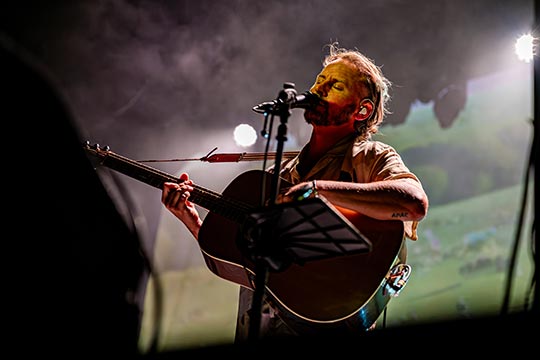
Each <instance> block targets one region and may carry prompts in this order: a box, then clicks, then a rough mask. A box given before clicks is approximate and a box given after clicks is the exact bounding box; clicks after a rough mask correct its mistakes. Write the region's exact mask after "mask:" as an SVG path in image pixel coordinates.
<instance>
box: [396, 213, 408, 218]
mask: <svg viewBox="0 0 540 360" xmlns="http://www.w3.org/2000/svg"><path fill="white" fill-rule="evenodd" d="M407 216H408V214H407V213H406V212H398V213H393V214H392V217H393V218H404V217H407Z"/></svg>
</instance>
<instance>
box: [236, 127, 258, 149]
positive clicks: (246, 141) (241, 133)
mask: <svg viewBox="0 0 540 360" xmlns="http://www.w3.org/2000/svg"><path fill="white" fill-rule="evenodd" d="M234 141H235V142H236V144H237V145H238V146H242V147H249V146H251V145H253V144H255V141H257V132H256V131H255V129H254V128H253V127H252V126H250V125H248V124H240V125H238V126H237V127H236V128H235V129H234Z"/></svg>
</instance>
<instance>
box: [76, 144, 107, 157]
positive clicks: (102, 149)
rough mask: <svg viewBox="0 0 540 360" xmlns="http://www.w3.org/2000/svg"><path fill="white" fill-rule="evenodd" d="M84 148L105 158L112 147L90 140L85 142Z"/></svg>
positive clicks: (91, 153)
mask: <svg viewBox="0 0 540 360" xmlns="http://www.w3.org/2000/svg"><path fill="white" fill-rule="evenodd" d="M83 148H84V149H85V150H86V152H87V153H88V154H90V155H94V156H97V157H100V158H103V157H105V156H107V155H108V154H109V153H110V151H111V148H110V147H109V146H108V145H107V146H100V145H99V144H91V143H90V141H88V140H87V141H85V142H84V144H83Z"/></svg>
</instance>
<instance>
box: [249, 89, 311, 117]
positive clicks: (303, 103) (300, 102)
mask: <svg viewBox="0 0 540 360" xmlns="http://www.w3.org/2000/svg"><path fill="white" fill-rule="evenodd" d="M318 102H319V97H318V96H317V95H315V94H314V93H312V92H311V91H306V92H303V93H302V94H299V95H295V96H292V98H291V100H290V102H289V106H290V108H291V109H293V108H302V109H308V108H310V107H312V106H315V105H317V103H318ZM280 104H284V102H283V101H281V100H273V101H266V102H263V103H260V104H259V105H255V106H254V107H253V111H255V112H257V113H260V114H263V113H267V112H271V111H273V110H275V109H276V108H277V106H278V105H280Z"/></svg>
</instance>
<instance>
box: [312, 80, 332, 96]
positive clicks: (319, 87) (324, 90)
mask: <svg viewBox="0 0 540 360" xmlns="http://www.w3.org/2000/svg"><path fill="white" fill-rule="evenodd" d="M328 89H329V87H328V83H327V82H321V83H319V84H314V85H313V86H312V87H311V89H309V91H311V92H312V93H314V94H317V95H318V96H319V97H321V98H323V97H326V96H328Z"/></svg>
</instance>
